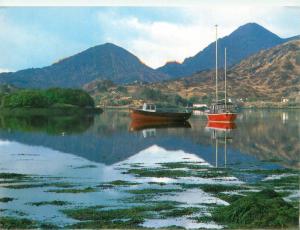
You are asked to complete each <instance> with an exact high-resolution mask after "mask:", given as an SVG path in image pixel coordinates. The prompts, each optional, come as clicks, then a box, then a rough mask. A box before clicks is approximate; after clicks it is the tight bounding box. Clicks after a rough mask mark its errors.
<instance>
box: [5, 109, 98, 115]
mask: <svg viewBox="0 0 300 230" xmlns="http://www.w3.org/2000/svg"><path fill="white" fill-rule="evenodd" d="M102 112H103V109H102V108H79V107H64V108H51V107H50V108H0V115H2V116H3V115H4V116H5V115H12V114H13V116H28V115H36V116H80V115H85V114H100V113H102Z"/></svg>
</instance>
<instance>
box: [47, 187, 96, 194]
mask: <svg viewBox="0 0 300 230" xmlns="http://www.w3.org/2000/svg"><path fill="white" fill-rule="evenodd" d="M96 191H97V190H96V189H95V188H92V187H87V188H69V189H50V190H47V191H46V192H55V193H88V192H96Z"/></svg>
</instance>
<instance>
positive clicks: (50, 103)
mask: <svg viewBox="0 0 300 230" xmlns="http://www.w3.org/2000/svg"><path fill="white" fill-rule="evenodd" d="M0 101H1V107H2V108H26V107H28V108H49V107H67V106H76V107H81V108H83V107H94V105H95V104H94V100H93V98H92V97H91V96H90V95H89V94H88V93H86V92H85V91H83V90H80V89H60V88H51V89H47V90H28V89H26V90H18V91H14V92H11V93H1V94H0Z"/></svg>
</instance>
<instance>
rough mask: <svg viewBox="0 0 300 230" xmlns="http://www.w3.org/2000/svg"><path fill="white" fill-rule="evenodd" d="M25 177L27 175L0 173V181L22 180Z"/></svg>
mask: <svg viewBox="0 0 300 230" xmlns="http://www.w3.org/2000/svg"><path fill="white" fill-rule="evenodd" d="M27 177H28V175H25V174H20V173H0V179H24V178H27Z"/></svg>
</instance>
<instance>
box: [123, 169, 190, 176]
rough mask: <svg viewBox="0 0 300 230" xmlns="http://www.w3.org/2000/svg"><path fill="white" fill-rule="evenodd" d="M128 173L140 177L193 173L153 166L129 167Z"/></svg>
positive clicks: (187, 174) (188, 174)
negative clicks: (154, 167) (153, 167)
mask: <svg viewBox="0 0 300 230" xmlns="http://www.w3.org/2000/svg"><path fill="white" fill-rule="evenodd" d="M126 173H127V174H134V175H135V176H139V177H170V178H177V177H190V176H191V173H190V172H187V171H183V170H164V169H152V168H143V169H139V168H138V169H137V168H135V169H129V170H128V171H127V172H126Z"/></svg>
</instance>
